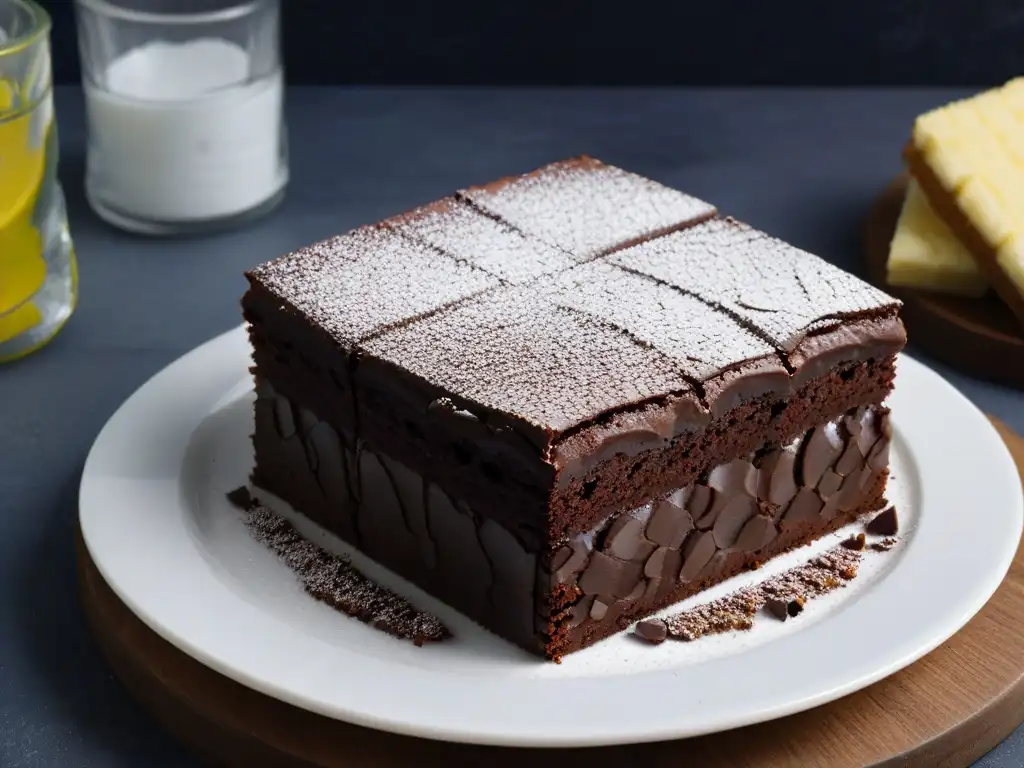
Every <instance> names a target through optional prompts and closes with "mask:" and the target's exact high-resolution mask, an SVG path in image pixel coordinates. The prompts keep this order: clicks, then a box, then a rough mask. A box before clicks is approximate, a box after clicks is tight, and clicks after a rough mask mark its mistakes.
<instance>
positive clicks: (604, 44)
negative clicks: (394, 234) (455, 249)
mask: <svg viewBox="0 0 1024 768" xmlns="http://www.w3.org/2000/svg"><path fill="white" fill-rule="evenodd" d="M42 3H43V5H44V6H45V7H46V8H47V9H48V10H50V12H51V13H52V15H53V17H54V43H55V45H54V47H55V58H56V75H57V78H58V81H59V82H77V81H78V63H77V51H76V45H75V29H74V15H73V11H72V7H73V6H72V0H42ZM282 5H283V8H284V51H285V63H286V66H287V72H288V78H289V80H290V81H291V82H293V83H296V84H330V83H374V84H377V83H397V84H421V83H432V84H448V83H459V84H462V83H470V84H477V83H484V84H625V83H630V84H669V83H679V84H715V85H723V84H798V85H832V84H849V85H854V84H936V85H940V84H946V85H986V84H993V83H996V82H998V81H1001V80H1005V79H1008V78H1009V77H1011V76H1013V75H1016V74H1019V73H1022V72H1024V0H863V1H862V2H856V0H815V1H814V2H811V1H810V0H702V2H692V0H663V2H660V3H659V2H641V1H640V0H616V1H615V2H609V1H608V0H594V1H593V2H581V1H580V0H564V1H563V2H559V0H547V1H546V2H543V1H538V0H479V1H478V2H474V3H466V2H444V1H443V0H434V1H433V2H429V1H428V2H411V1H406V2H402V1H401V0H392V1H391V2H388V1H387V0H376V2H374V1H373V0H363V1H362V2H353V1H352V0H282Z"/></svg>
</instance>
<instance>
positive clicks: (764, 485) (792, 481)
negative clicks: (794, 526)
mask: <svg viewBox="0 0 1024 768" xmlns="http://www.w3.org/2000/svg"><path fill="white" fill-rule="evenodd" d="M795 463H796V451H795V450H793V449H791V448H782V449H779V450H776V451H773V452H771V453H769V454H767V455H766V456H765V457H764V458H763V459H761V466H760V469H759V472H760V476H759V480H758V485H759V492H758V495H759V496H760V497H761V498H762V499H766V500H767V501H769V502H771V503H772V504H777V505H779V506H785V505H786V504H789V502H791V501H792V500H793V497H794V496H796V492H797V490H798V488H797V485H796V477H795V475H794V474H793V471H794V466H795Z"/></svg>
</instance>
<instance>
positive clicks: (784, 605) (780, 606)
mask: <svg viewBox="0 0 1024 768" xmlns="http://www.w3.org/2000/svg"><path fill="white" fill-rule="evenodd" d="M764 607H765V610H766V611H768V613H770V614H771V615H772V616H774V617H775V618H776V619H778V620H779V621H785V620H786V619H788V618H789V603H788V602H787V601H786V600H780V599H779V598H777V597H773V598H771V599H770V600H769V601H768V602H767V603H765V604H764Z"/></svg>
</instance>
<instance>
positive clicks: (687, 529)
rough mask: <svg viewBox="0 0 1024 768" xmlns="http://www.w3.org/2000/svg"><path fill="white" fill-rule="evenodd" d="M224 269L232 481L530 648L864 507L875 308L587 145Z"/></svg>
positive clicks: (559, 649) (605, 629)
mask: <svg viewBox="0 0 1024 768" xmlns="http://www.w3.org/2000/svg"><path fill="white" fill-rule="evenodd" d="M247 277H248V279H249V282H250V288H249V291H248V292H247V293H246V295H245V297H244V298H243V309H244V314H245V318H246V320H247V322H248V324H249V333H250V338H251V341H252V347H253V360H254V368H253V371H254V375H255V379H256V388H257V401H256V429H255V434H254V444H255V449H256V466H255V469H254V472H253V482H254V484H255V485H256V486H258V487H262V488H264V489H266V490H267V491H270V492H272V493H274V494H275V495H277V496H280V497H282V498H283V499H285V500H286V501H288V502H289V503H291V504H292V505H293V506H294V507H295V508H296V509H298V510H299V511H300V512H302V513H304V514H306V515H307V516H309V517H310V518H312V519H314V520H315V521H317V522H318V523H320V524H322V525H324V526H325V527H327V528H329V529H331V530H332V531H334V532H336V533H337V534H339V535H340V536H342V537H343V538H345V539H346V540H348V541H349V542H351V543H352V544H354V545H355V546H357V547H359V548H360V549H361V550H362V551H364V552H366V553H367V554H369V555H370V556H371V557H374V558H375V559H376V560H378V561H379V562H381V563H382V564H384V565H386V566H388V567H389V568H391V569H393V570H395V571H397V572H398V573H400V574H402V575H403V576H405V577H407V578H409V579H410V580H412V581H413V582H415V583H417V584H419V585H420V586H422V587H423V588H425V589H426V590H427V591H429V592H431V593H433V594H435V595H437V596H438V597H440V598H441V599H443V600H445V601H446V602H448V603H449V604H451V605H453V606H455V607H456V608H458V609H459V610H461V611H462V612H464V613H466V614H467V615H468V616H470V617H471V618H473V619H475V620H476V621H478V622H479V623H480V624H482V625H483V626H485V627H487V628H488V629H490V630H492V631H494V632H496V633H497V634H499V635H501V636H503V637H505V638H507V639H509V640H511V641H513V642H515V643H517V644H519V645H521V646H522V647H524V648H526V649H528V650H530V651H532V652H534V653H538V654H543V655H546V656H548V657H550V658H558V657H560V656H561V655H564V654H565V653H569V652H571V651H574V650H577V649H579V648H582V647H585V646H586V645H589V644H591V643H593V642H595V641H597V640H599V639H600V638H602V637H605V636H607V635H610V634H613V633H615V632H617V631H620V630H621V629H624V628H625V627H626V626H628V625H629V623H631V622H632V621H634V620H636V619H638V618H641V617H643V616H645V615H648V614H650V613H651V612H653V611H655V610H658V609H660V608H662V607H664V606H666V605H670V604H672V603H673V602H676V601H678V600H680V599H682V598H684V597H686V596H688V595H690V594H693V593H695V592H698V591H700V590H701V589H703V588H705V587H707V586H709V585H711V584H714V583H717V582H718V581H721V580H722V579H724V578H727V577H728V576H730V575H732V574H734V573H736V572H738V571H739V570H742V569H744V568H749V567H753V566H756V565H757V564H758V563H760V562H762V561H763V560H765V559H767V558H769V557H772V556H774V555H775V554H777V553H779V552H782V551H785V550H786V549H789V548H792V547H794V546H798V545H801V544H804V543H806V542H808V541H810V540H812V539H814V538H816V537H818V536H820V535H822V534H823V533H824V532H826V531H829V530H832V529H834V528H837V527H839V526H841V525H842V524H844V523H845V522H847V521H848V520H850V519H852V518H854V517H856V516H859V515H861V514H864V513H866V512H869V511H872V510H876V509H878V508H880V507H881V506H882V505H883V503H884V488H885V481H886V476H887V469H888V446H889V441H890V438H891V430H890V428H889V423H888V411H887V410H886V408H885V407H884V405H883V401H884V399H885V397H886V395H887V394H888V392H889V391H890V389H891V386H892V380H893V376H894V372H895V371H894V362H895V356H896V354H897V353H898V352H899V350H900V349H901V348H902V346H903V344H904V343H905V335H904V332H903V326H902V323H901V322H900V320H899V317H898V311H899V302H897V301H896V300H895V299H893V298H891V297H890V296H888V295H886V294H884V293H883V292H881V291H878V290H877V289H875V288H873V287H871V286H869V285H867V284H865V283H863V282H862V281H860V280H858V279H857V278H855V277H853V276H851V275H848V274H846V273H845V272H843V271H841V270H839V269H837V268H835V267H833V266H831V265H829V264H827V263H826V262H824V261H822V260H820V259H818V258H817V257H815V256H812V255H811V254H808V253H806V252H804V251H801V250H799V249H797V248H794V247H792V246H790V245H787V244H786V243H783V242H781V241H779V240H777V239H775V238H772V237H770V236H768V235H766V234H764V233H762V232H759V231H757V230H755V229H753V228H751V227H749V226H746V225H744V224H741V223H739V222H736V221H734V220H732V219H730V218H722V217H720V216H719V215H718V213H717V211H716V210H715V209H714V207H713V206H711V205H709V204H707V203H704V202H702V201H699V200H696V199H695V198H692V197H690V196H687V195H684V194H682V193H680V192H676V191H674V190H671V189H669V188H667V187H664V186H662V185H660V184H657V183H656V182H653V181H650V180H647V179H643V178H642V177H639V176H636V175H634V174H630V173H628V172H626V171H623V170H620V169H618V168H614V167H612V166H608V165H605V164H603V163H601V162H600V161H597V160H594V159H592V158H578V159H575V160H570V161H563V162H561V163H555V164H553V165H551V166H547V167H545V168H543V169H541V170H539V171H535V172H533V173H531V174H527V175H526V176H523V177H516V178H512V179H504V180H501V181H499V182H495V183H493V184H489V185H486V186H482V187H476V188H471V189H469V190H465V191H462V192H459V193H456V194H455V195H453V196H451V197H449V198H445V199H443V200H440V201H438V202H436V203H433V204H431V205H428V206H424V207H422V208H420V209H417V210H415V211H411V212H409V213H407V214H402V215H400V216H396V217H394V218H392V219H388V220H386V221H384V222H381V223H380V224H378V225H375V226H369V227H362V228H360V229H357V230H355V231H353V232H350V233H348V234H345V235H341V236H338V237H335V238H331V239H330V240H327V241H324V242H322V243H318V244H315V245H312V246H309V247H307V248H303V249H300V250H299V251H296V252H295V253H292V254H289V255H286V256H284V257H281V258H280V259H276V260H274V261H271V262H268V263H267V264H264V265H261V266H260V267H257V268H256V269H254V270H252V271H251V272H249V273H248V275H247Z"/></svg>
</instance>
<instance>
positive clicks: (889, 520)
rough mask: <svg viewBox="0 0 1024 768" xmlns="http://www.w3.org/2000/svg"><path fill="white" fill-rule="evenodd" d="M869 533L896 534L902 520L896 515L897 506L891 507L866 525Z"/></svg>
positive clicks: (878, 534) (876, 534) (880, 534)
mask: <svg viewBox="0 0 1024 768" xmlns="http://www.w3.org/2000/svg"><path fill="white" fill-rule="evenodd" d="M865 527H866V529H867V532H868V533H873V534H874V535H875V536H894V535H895V534H896V533H898V532H899V530H900V521H899V518H898V517H897V516H896V507H889V508H888V509H886V510H884V511H883V512H880V513H878V515H877V516H876V517H875V518H874V519H873V520H872V521H871V522H870V523H868V524H867V526H865Z"/></svg>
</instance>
